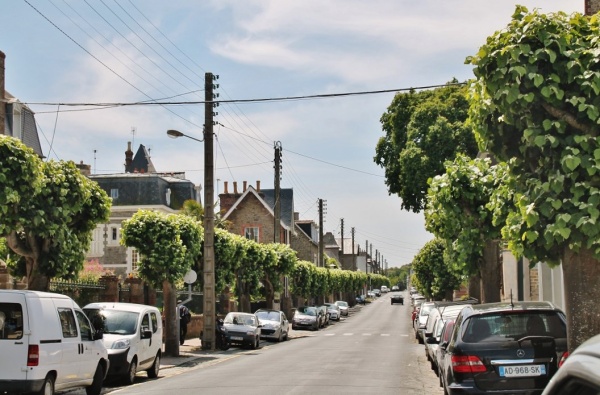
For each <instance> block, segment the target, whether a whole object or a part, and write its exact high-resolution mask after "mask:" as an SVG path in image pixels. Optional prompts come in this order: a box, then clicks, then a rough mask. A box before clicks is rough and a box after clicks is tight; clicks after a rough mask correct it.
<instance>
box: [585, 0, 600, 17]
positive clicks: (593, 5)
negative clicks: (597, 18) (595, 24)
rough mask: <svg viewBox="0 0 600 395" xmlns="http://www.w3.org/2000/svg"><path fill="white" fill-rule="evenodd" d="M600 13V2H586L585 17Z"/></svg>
mask: <svg viewBox="0 0 600 395" xmlns="http://www.w3.org/2000/svg"><path fill="white" fill-rule="evenodd" d="M598 11H600V0H585V15H588V16H592V15H594V14H596V13H597V12H598Z"/></svg>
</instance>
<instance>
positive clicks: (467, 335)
mask: <svg viewBox="0 0 600 395" xmlns="http://www.w3.org/2000/svg"><path fill="white" fill-rule="evenodd" d="M566 330H567V329H566V325H565V324H564V322H563V320H561V318H560V316H559V315H558V313H557V312H538V311H525V312H522V311H515V312H511V311H509V312H501V313H496V314H486V315H481V316H473V317H471V318H470V319H469V322H468V325H465V326H464V328H463V334H462V339H463V341H465V342H466V343H478V342H480V341H503V340H506V341H513V340H518V339H521V338H523V337H525V336H552V337H554V338H566V337H567V332H566Z"/></svg>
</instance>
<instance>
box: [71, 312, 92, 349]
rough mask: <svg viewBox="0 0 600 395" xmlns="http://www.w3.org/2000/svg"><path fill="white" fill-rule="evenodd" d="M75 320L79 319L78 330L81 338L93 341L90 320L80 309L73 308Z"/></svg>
mask: <svg viewBox="0 0 600 395" xmlns="http://www.w3.org/2000/svg"><path fill="white" fill-rule="evenodd" d="M75 315H76V316H77V321H79V330H80V331H81V340H87V341H93V340H94V336H93V334H92V326H91V325H90V321H89V320H88V318H87V317H86V315H85V314H83V313H82V312H81V311H77V310H75Z"/></svg>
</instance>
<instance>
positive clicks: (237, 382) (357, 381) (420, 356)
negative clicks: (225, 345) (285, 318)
mask: <svg viewBox="0 0 600 395" xmlns="http://www.w3.org/2000/svg"><path fill="white" fill-rule="evenodd" d="M390 295H391V294H390V293H388V294H384V295H383V296H382V297H380V298H378V299H377V300H376V301H374V302H373V303H371V304H369V305H367V306H365V307H361V308H359V309H358V310H357V311H355V312H353V313H352V314H351V315H350V317H348V318H343V319H342V320H341V321H340V322H335V323H332V325H330V326H329V327H327V328H325V329H321V330H320V331H317V332H310V331H293V333H292V337H293V338H292V339H290V340H289V341H287V342H283V343H269V342H262V343H261V344H262V346H261V348H259V349H258V350H243V351H241V350H238V349H231V350H230V351H228V353H231V354H230V355H228V357H227V358H221V359H220V360H219V361H218V363H210V364H204V363H200V364H198V365H196V366H191V367H185V368H183V367H182V368H176V369H169V370H167V371H166V373H163V372H161V374H160V376H159V378H158V379H155V380H150V379H146V378H145V377H144V379H143V380H138V382H137V383H136V384H134V385H133V386H129V387H112V388H111V387H110V386H109V387H108V388H106V390H105V391H103V392H104V393H112V394H119V395H131V394H144V395H154V394H157V395H158V394H161V395H162V394H169V393H185V394H191V393H201V394H221V395H223V394H240V395H241V394H243V395H254V394H256V395H265V394H278V395H279V394H345V395H346V394H379V395H383V394H402V395H413V394H419V395H423V394H432V395H439V394H443V391H442V389H441V388H440V387H439V385H438V379H437V377H436V376H435V373H433V371H432V370H431V369H430V367H429V363H428V362H427V360H426V358H425V350H424V348H423V347H424V346H423V345H419V344H418V343H417V342H416V341H415V339H414V336H413V332H412V327H411V325H410V311H411V307H410V306H409V305H398V304H395V305H391V303H390ZM406 300H407V301H408V298H406ZM138 379H141V377H138Z"/></svg>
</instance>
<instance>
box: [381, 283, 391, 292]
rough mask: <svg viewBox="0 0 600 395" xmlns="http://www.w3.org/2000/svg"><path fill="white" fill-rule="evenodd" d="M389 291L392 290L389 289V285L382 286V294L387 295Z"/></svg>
mask: <svg viewBox="0 0 600 395" xmlns="http://www.w3.org/2000/svg"><path fill="white" fill-rule="evenodd" d="M389 291H390V289H389V288H388V287H387V285H382V286H381V293H387V292H389Z"/></svg>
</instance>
